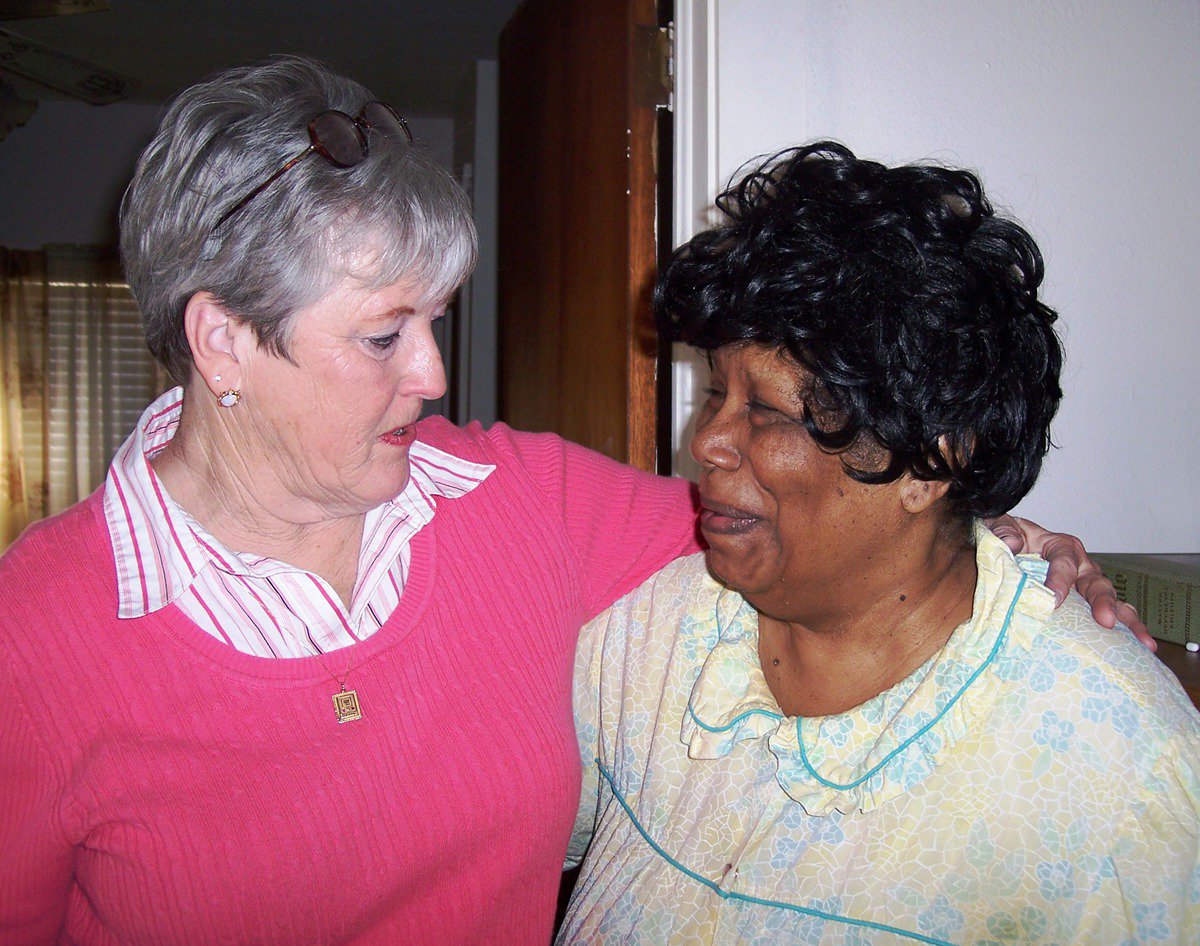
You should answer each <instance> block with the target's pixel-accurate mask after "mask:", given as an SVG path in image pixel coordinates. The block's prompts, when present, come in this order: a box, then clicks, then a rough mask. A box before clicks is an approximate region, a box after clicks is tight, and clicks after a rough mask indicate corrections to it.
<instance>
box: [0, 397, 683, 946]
mask: <svg viewBox="0 0 1200 946" xmlns="http://www.w3.org/2000/svg"><path fill="white" fill-rule="evenodd" d="M421 439H422V440H425V441H426V442H428V443H431V444H433V445H434V446H437V447H439V448H441V449H444V450H448V451H450V452H451V453H454V454H456V455H459V456H462V457H464V458H466V459H471V460H476V461H478V462H482V463H494V464H496V465H497V470H496V472H495V473H493V474H492V475H491V476H490V477H489V478H488V480H487V481H486V482H485V483H484V484H483V485H482V486H481V487H479V488H478V489H476V490H475V491H474V492H472V493H470V494H469V495H467V496H464V497H461V498H459V499H456V500H455V501H454V502H450V503H443V504H442V505H441V507H439V509H438V512H437V515H436V517H435V518H434V520H433V522H432V524H431V525H429V526H427V527H426V528H425V529H424V530H422V531H421V532H420V533H419V534H418V536H417V537H416V539H415V540H414V544H413V549H412V566H411V571H410V574H409V579H408V584H407V586H406V588H405V591H404V595H403V598H402V599H401V602H400V605H399V607H398V608H397V609H396V611H395V613H394V614H393V615H392V616H391V618H390V619H389V620H388V621H387V622H386V624H385V625H384V626H383V628H381V629H380V630H379V631H378V632H377V633H376V634H375V635H373V636H372V637H371V638H369V639H368V640H366V641H365V642H363V643H362V644H358V645H355V646H353V647H348V648H345V649H343V650H339V651H335V652H333V653H331V654H328V655H325V656H324V657H322V658H302V659H293V660H283V659H280V660H270V659H264V658H259V657H253V656H249V655H246V654H241V653H238V652H237V651H235V650H234V649H233V648H231V647H229V646H227V645H225V644H223V643H221V642H219V641H217V640H216V639H214V638H212V637H210V636H209V635H208V634H205V633H204V632H203V631H202V630H200V629H199V628H197V627H196V626H195V625H193V624H191V623H190V622H189V621H188V620H187V619H186V618H184V617H183V616H182V614H181V613H180V612H179V611H178V610H177V609H176V608H175V607H174V606H168V607H167V608H165V609H163V610H162V611H160V612H158V613H156V614H153V615H149V616H147V617H145V618H139V619H135V620H126V621H119V620H117V619H116V617H115V614H116V607H117V604H116V585H115V577H114V571H113V568H114V565H113V557H112V550H111V546H110V545H109V541H108V536H107V531H106V528H105V525H104V517H103V509H102V507H101V501H100V495H99V494H96V495H93V496H92V497H91V498H90V499H88V500H87V501H85V502H83V503H81V504H79V505H78V506H75V507H74V508H72V509H71V510H69V511H67V512H66V513H63V514H62V515H61V516H58V517H56V518H54V519H51V520H48V521H46V522H43V523H41V524H39V525H37V526H35V527H34V528H32V529H30V530H29V532H28V533H27V534H26V535H25V536H24V537H23V538H22V539H21V540H20V541H19V542H18V543H17V545H16V546H14V547H13V549H12V550H11V551H10V552H9V554H8V555H6V556H5V557H4V559H3V560H0V703H2V705H3V707H4V709H3V711H0V943H3V944H15V943H51V942H55V941H57V942H60V943H89V944H90V943H95V944H107V943H146V944H155V946H168V944H175V943H178V944H187V946H201V944H207V943H228V944H239V946H240V944H248V943H272V944H274V943H296V944H305V946H309V944H318V943H350V942H353V943H388V944H392V943H403V944H409V943H438V944H442V943H514V944H536V943H545V942H547V941H548V940H549V937H550V927H551V922H552V917H553V912H554V904H555V895H556V892H557V889H558V883H559V876H560V870H561V866H562V861H563V855H564V852H565V850H566V845H567V835H568V833H569V830H570V827H571V823H572V819H573V816H574V813H575V808H576V805H577V801H578V796H579V781H580V768H579V757H578V750H577V748H576V743H575V738H574V733H573V728H572V722H571V692H570V690H571V663H572V655H573V652H574V649H575V641H576V636H577V634H578V630H579V626H580V624H581V623H582V622H583V621H584V620H586V619H587V618H588V617H590V616H592V615H594V614H595V613H597V612H599V611H601V610H603V609H604V608H605V607H606V606H607V605H609V604H610V603H612V602H613V601H614V600H615V599H616V598H618V597H619V596H621V595H622V594H624V593H625V592H627V591H629V590H630V589H632V588H633V587H635V586H636V585H638V584H639V583H640V582H641V581H642V580H643V579H644V578H646V577H647V576H649V575H650V574H651V573H653V572H654V571H656V570H657V569H658V568H659V567H661V566H662V565H663V564H665V563H666V562H667V561H669V560H670V559H672V558H674V557H675V556H677V555H679V554H682V553H684V552H688V551H691V550H692V549H693V548H694V547H695V539H694V528H693V517H694V512H693V507H692V503H691V501H690V498H689V493H688V488H687V484H685V483H684V482H682V481H679V480H675V481H671V480H662V479H657V478H654V477H649V476H646V475H643V474H639V473H636V472H634V471H633V470H630V469H628V468H626V467H621V466H619V465H617V464H615V463H613V462H611V461H609V460H606V459H604V458H602V457H599V456H597V455H595V454H592V453H589V452H587V451H585V450H583V449H582V448H579V447H575V446H573V445H570V444H566V443H564V442H563V441H562V440H560V439H558V438H555V437H551V436H548V435H529V434H519V433H514V432H513V431H511V430H509V429H508V428H506V427H503V426H500V425H498V426H496V427H494V428H492V429H491V430H490V431H487V432H484V431H483V430H481V429H480V428H479V427H477V426H472V427H471V428H468V429H466V430H459V429H457V428H454V427H452V426H451V425H449V424H447V423H446V422H444V421H442V420H440V419H431V420H429V421H426V422H424V423H423V424H422V426H421ZM347 674H348V679H347V684H348V686H350V687H353V688H355V689H357V691H358V695H359V698H360V700H361V703H362V712H363V718H362V719H361V720H358V721H355V722H349V723H344V724H341V725H339V724H338V723H337V722H336V720H335V717H334V712H333V706H332V703H331V696H332V694H333V693H334V692H336V690H337V689H338V687H337V684H335V683H334V680H333V678H334V676H335V675H336V676H339V677H340V676H343V675H347Z"/></svg>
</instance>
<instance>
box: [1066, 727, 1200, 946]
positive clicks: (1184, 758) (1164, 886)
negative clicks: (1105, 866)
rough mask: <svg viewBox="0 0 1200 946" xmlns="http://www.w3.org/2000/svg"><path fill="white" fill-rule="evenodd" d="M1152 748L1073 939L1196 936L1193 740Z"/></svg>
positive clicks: (1197, 814) (1199, 915) (1199, 769)
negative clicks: (1155, 752) (1155, 751)
mask: <svg viewBox="0 0 1200 946" xmlns="http://www.w3.org/2000/svg"><path fill="white" fill-rule="evenodd" d="M1191 742H1192V741H1191V740H1186V741H1185V740H1184V739H1183V738H1178V739H1177V740H1176V741H1175V742H1173V743H1171V744H1169V745H1168V746H1167V747H1166V749H1165V750H1164V751H1163V753H1162V754H1161V755H1160V757H1159V759H1158V761H1157V763H1156V764H1155V766H1154V767H1153V769H1152V770H1151V773H1150V775H1149V777H1148V779H1147V780H1146V782H1145V784H1144V785H1143V786H1141V787H1140V788H1139V789H1138V790H1137V795H1136V797H1135V798H1134V800H1133V802H1132V803H1131V804H1130V806H1129V810H1128V813H1127V815H1126V817H1125V818H1124V821H1123V823H1122V824H1121V826H1120V827H1119V828H1118V830H1117V831H1116V835H1115V837H1114V839H1113V841H1112V846H1111V849H1110V850H1111V852H1112V853H1111V855H1110V861H1111V866H1110V869H1109V870H1107V871H1104V872H1103V874H1102V876H1103V877H1104V878H1105V881H1104V882H1103V883H1101V884H1100V885H1099V889H1098V890H1096V891H1095V893H1094V894H1093V897H1092V902H1091V903H1089V904H1088V909H1087V910H1086V911H1085V913H1086V915H1087V916H1088V917H1091V918H1092V921H1093V923H1094V924H1095V926H1093V925H1092V924H1090V923H1088V922H1086V921H1085V924H1084V927H1085V928H1084V929H1083V930H1082V933H1083V935H1082V938H1080V939H1078V940H1076V942H1078V943H1079V944H1081V946H1082V944H1083V943H1095V942H1113V943H1118V942H1131V943H1158V942H1162V943H1200V747H1198V746H1196V745H1193V744H1191Z"/></svg>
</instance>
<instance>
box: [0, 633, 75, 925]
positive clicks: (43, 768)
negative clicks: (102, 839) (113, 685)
mask: <svg viewBox="0 0 1200 946" xmlns="http://www.w3.org/2000/svg"><path fill="white" fill-rule="evenodd" d="M52 696H53V695H52V694H47V693H38V692H36V691H35V690H34V689H33V688H32V687H29V686H26V687H21V686H20V685H19V684H18V682H17V680H16V679H15V676H14V674H13V673H12V668H11V666H10V663H9V660H8V658H7V657H6V655H4V654H3V652H2V651H0V700H2V701H3V705H4V707H5V709H4V712H0V943H5V944H10V946H18V944H24V943H29V944H33V943H39V944H41V943H49V942H53V941H55V939H56V938H57V936H58V932H59V929H60V928H61V927H62V923H63V918H64V916H65V914H66V908H67V897H68V893H69V891H70V887H71V881H72V870H73V867H72V865H73V857H74V852H73V849H72V847H71V844H70V842H69V841H68V840H67V838H66V836H65V834H64V833H63V831H62V829H61V827H60V824H59V819H58V800H59V797H60V793H61V790H62V780H61V778H60V776H59V773H58V771H57V769H56V767H55V766H54V765H52V764H51V761H50V759H49V757H48V756H47V754H46V751H45V749H44V747H43V746H42V744H41V742H40V741H39V739H38V737H37V733H35V732H34V729H33V727H32V725H31V717H33V716H34V715H35V714H36V713H39V712H49V711H50V709H49V707H48V706H46V705H45V704H46V702H47V701H48V700H50V699H51V698H52ZM59 696H62V694H59Z"/></svg>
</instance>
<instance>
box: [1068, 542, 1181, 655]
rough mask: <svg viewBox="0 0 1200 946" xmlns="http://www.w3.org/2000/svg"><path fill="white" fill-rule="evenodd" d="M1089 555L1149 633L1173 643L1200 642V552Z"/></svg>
mask: <svg viewBox="0 0 1200 946" xmlns="http://www.w3.org/2000/svg"><path fill="white" fill-rule="evenodd" d="M1092 557H1093V558H1094V559H1095V560H1096V562H1097V564H1099V566H1100V567H1101V568H1102V569H1103V570H1104V574H1105V576H1107V578H1108V580H1109V581H1111V582H1112V583H1113V587H1114V588H1115V589H1116V591H1117V597H1118V598H1120V599H1121V600H1122V601H1126V602H1128V603H1129V604H1132V605H1133V606H1134V607H1135V608H1137V611H1138V614H1139V615H1140V616H1141V618H1142V620H1143V621H1145V622H1146V626H1147V627H1148V628H1150V633H1151V634H1152V635H1154V636H1155V637H1157V638H1160V639H1161V640H1165V641H1173V642H1175V643H1176V644H1186V643H1188V642H1189V641H1196V642H1197V643H1200V555H1133V554H1129V555H1126V554H1102V555H1093V556H1092Z"/></svg>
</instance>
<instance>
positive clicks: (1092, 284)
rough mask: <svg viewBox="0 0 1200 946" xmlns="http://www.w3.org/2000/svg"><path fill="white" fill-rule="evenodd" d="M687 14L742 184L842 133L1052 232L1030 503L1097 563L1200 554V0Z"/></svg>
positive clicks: (699, 10) (720, 5)
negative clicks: (1038, 443)
mask: <svg viewBox="0 0 1200 946" xmlns="http://www.w3.org/2000/svg"><path fill="white" fill-rule="evenodd" d="M680 7H681V8H683V11H684V12H685V18H686V15H687V13H688V12H689V11H690V12H691V13H692V14H693V15H699V16H701V17H703V16H706V15H707V16H709V17H710V18H712V20H713V21H714V22H713V23H711V24H710V25H709V32H710V34H711V36H712V43H713V48H715V50H716V53H715V76H714V77H713V78H712V83H713V88H714V89H715V95H713V96H712V98H713V101H712V102H711V103H710V111H709V113H708V119H709V121H710V122H711V123H712V126H713V134H712V147H713V149H714V151H715V154H714V155H713V160H714V161H715V164H716V166H717V168H718V172H719V175H720V177H721V178H722V179H724V178H725V177H727V176H728V175H729V174H730V173H732V172H733V171H734V170H735V169H736V168H737V167H738V165H740V164H741V163H742V162H743V161H744V160H746V159H748V158H750V157H751V156H753V155H756V154H759V153H762V152H766V151H770V150H772V149H775V148H778V147H781V146H785V145H789V144H795V143H798V142H802V141H807V140H811V139H814V138H821V137H833V138H837V139H840V140H842V141H844V142H846V143H847V144H848V145H850V146H851V147H852V148H853V149H854V150H855V151H856V152H857V153H858V154H859V155H861V156H864V157H872V158H877V159H880V160H883V161H885V162H902V161H911V160H919V159H923V158H933V159H936V160H940V161H943V162H946V163H950V164H958V165H963V166H966V167H970V168H974V169H976V170H977V171H979V172H980V174H981V177H982V178H983V181H984V184H985V186H986V188H987V190H988V192H989V194H990V195H991V196H993V198H995V203H996V204H997V206H998V207H1002V208H1006V209H1007V210H1008V211H1009V212H1010V213H1011V214H1012V215H1013V216H1015V217H1016V218H1018V219H1019V220H1021V221H1022V222H1023V223H1024V224H1025V225H1026V226H1027V227H1028V228H1029V229H1030V231H1031V232H1032V233H1033V234H1034V236H1035V237H1036V238H1037V239H1038V241H1039V243H1040V245H1041V247H1042V250H1043V252H1044V254H1045V257H1046V273H1047V276H1046V283H1045V289H1044V298H1045V300H1046V301H1047V302H1048V303H1049V304H1050V305H1051V306H1053V307H1055V308H1057V309H1058V311H1059V313H1060V315H1061V321H1060V323H1059V324H1060V329H1061V332H1062V334H1063V337H1064V340H1065V343H1066V348H1067V359H1068V364H1067V367H1066V369H1065V371H1064V378H1063V383H1064V388H1065V390H1066V399H1065V401H1064V404H1063V407H1062V409H1061V411H1060V413H1059V415H1058V419H1057V421H1056V423H1055V426H1054V437H1055V440H1056V441H1057V442H1058V443H1059V444H1060V445H1061V449H1059V450H1055V451H1052V453H1051V454H1050V456H1049V457H1048V458H1047V462H1046V466H1045V469H1044V472H1043V474H1042V478H1041V480H1040V481H1039V483H1038V485H1037V487H1036V488H1035V490H1034V492H1033V493H1032V494H1031V495H1030V497H1029V498H1028V499H1027V500H1026V501H1025V502H1024V503H1022V504H1021V507H1020V509H1019V511H1020V512H1022V513H1024V514H1026V515H1029V516H1031V517H1033V518H1036V519H1038V520H1039V521H1041V522H1043V523H1045V524H1047V525H1050V526H1053V527H1056V528H1061V529H1067V530H1069V531H1073V532H1076V533H1077V534H1078V535H1080V536H1081V537H1082V538H1083V539H1084V541H1085V543H1086V544H1087V545H1088V547H1089V548H1092V549H1095V550H1097V551H1106V550H1109V551H1116V550H1121V551H1163V552H1172V551H1174V552H1196V551H1200V421H1198V418H1200V383H1198V382H1200V377H1198V374H1200V372H1198V371H1197V369H1198V368H1200V319H1198V318H1197V313H1196V300H1197V299H1198V298H1200V265H1198V264H1197V260H1196V256H1197V251H1198V249H1200V245H1198V241H1197V238H1196V232H1197V221H1198V220H1200V184H1198V180H1200V175H1198V173H1197V170H1196V161H1197V155H1200V69H1198V68H1197V65H1196V62H1197V59H1196V57H1197V50H1200V4H1197V3H1196V2H1195V0H1157V2H1146V0H1093V2H1091V3H1087V4H1084V3H1079V2H1069V0H1052V2H1032V0H992V2H990V3H982V2H975V0H889V2H883V0H877V2H870V3H862V2H857V3H855V2H847V0H841V2H838V0H681V3H680ZM681 52H682V50H681ZM677 235H680V234H679V227H678V226H677Z"/></svg>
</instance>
